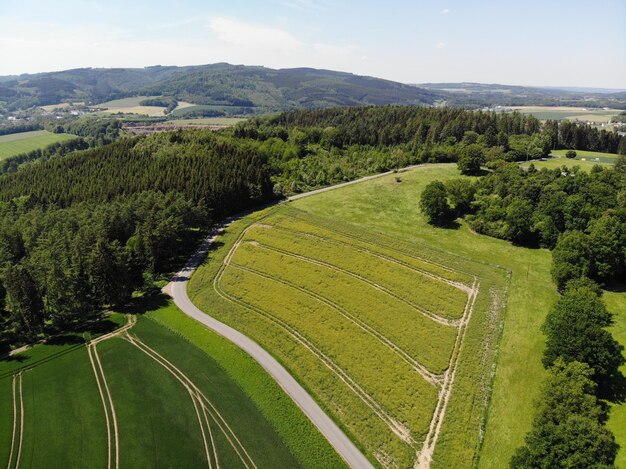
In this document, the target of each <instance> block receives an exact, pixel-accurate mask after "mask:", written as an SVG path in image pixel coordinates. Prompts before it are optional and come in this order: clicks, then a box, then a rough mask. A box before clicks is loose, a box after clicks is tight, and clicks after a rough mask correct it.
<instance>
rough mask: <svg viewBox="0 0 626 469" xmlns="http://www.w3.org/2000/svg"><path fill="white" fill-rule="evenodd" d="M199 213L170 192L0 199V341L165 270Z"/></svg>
mask: <svg viewBox="0 0 626 469" xmlns="http://www.w3.org/2000/svg"><path fill="white" fill-rule="evenodd" d="M207 222H208V221H207V219H206V213H203V211H202V210H200V209H199V208H198V207H197V206H196V205H195V204H194V203H192V202H191V201H189V200H187V199H185V198H184V196H182V194H178V193H175V192H171V193H169V194H162V193H159V192H153V191H151V192H142V193H138V194H134V195H132V196H129V197H124V198H117V199H115V200H112V201H111V202H109V203H104V204H97V203H81V204H76V205H74V206H72V207H69V208H64V209H58V208H55V207H47V208H45V207H42V206H34V207H33V206H32V203H31V202H30V201H29V200H25V199H18V200H16V201H14V202H9V203H3V204H1V205H0V266H1V269H0V344H2V343H5V344H6V343H11V342H18V341H20V340H33V339H35V338H37V337H40V336H41V335H48V334H54V333H57V332H61V331H64V330H67V329H68V328H71V327H73V326H76V325H81V324H84V323H85V322H86V321H89V320H90V319H93V318H94V317H97V315H98V314H100V310H101V309H102V308H104V307H108V306H112V305H119V304H123V303H124V302H126V301H128V300H129V299H130V298H131V295H132V293H133V292H134V291H135V290H139V289H142V288H144V287H146V286H148V287H149V286H150V285H151V284H152V282H151V280H152V278H154V276H155V275H158V274H159V273H162V272H168V271H169V270H172V269H173V268H174V267H175V266H176V265H178V264H179V263H180V259H179V256H180V255H181V254H183V253H186V252H187V251H188V250H189V246H190V245H193V242H194V240H196V239H197V236H198V234H199V233H198V232H197V231H193V230H192V228H194V227H201V226H206V225H207Z"/></svg>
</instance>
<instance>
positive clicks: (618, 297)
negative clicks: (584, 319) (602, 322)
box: [603, 292, 626, 469]
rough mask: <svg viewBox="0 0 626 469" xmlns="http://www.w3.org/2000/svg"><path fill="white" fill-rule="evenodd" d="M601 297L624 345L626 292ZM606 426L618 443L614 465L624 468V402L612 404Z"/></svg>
mask: <svg viewBox="0 0 626 469" xmlns="http://www.w3.org/2000/svg"><path fill="white" fill-rule="evenodd" d="M603 298H604V301H605V302H606V306H607V308H608V309H609V311H611V312H612V313H613V319H614V321H615V323H614V324H613V326H612V327H611V333H612V334H613V336H614V337H615V339H616V340H617V341H618V342H619V343H620V344H622V345H623V346H624V347H626V292H605V293H604V296H603ZM621 372H622V374H624V375H626V365H623V366H622V368H621ZM608 427H609V429H610V430H611V431H612V432H613V433H614V434H615V438H616V440H617V442H618V443H619V444H620V450H619V453H617V459H616V461H615V465H616V466H617V467H618V468H621V469H624V468H626V403H622V404H619V405H613V406H612V408H611V414H610V417H609V422H608Z"/></svg>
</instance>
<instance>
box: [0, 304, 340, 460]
mask: <svg viewBox="0 0 626 469" xmlns="http://www.w3.org/2000/svg"><path fill="white" fill-rule="evenodd" d="M139 310H141V311H140V312H141V313H142V315H141V316H140V317H139V319H138V321H137V322H136V324H134V325H132V327H130V328H129V329H127V330H125V332H122V333H119V334H117V335H113V336H111V337H108V338H106V336H101V337H100V338H99V339H97V340H101V341H100V342H98V343H97V345H95V346H93V345H90V346H88V347H85V345H84V341H83V340H82V337H81V336H80V335H73V336H71V337H72V339H71V340H70V339H69V338H67V339H64V340H62V341H60V342H61V343H60V344H59V345H39V346H36V347H34V348H33V349H30V350H28V351H26V352H24V353H22V354H20V355H19V356H17V357H13V358H12V359H11V360H6V359H4V360H2V361H0V393H2V399H0V443H1V444H0V461H8V463H9V464H8V467H14V466H16V465H17V462H18V458H19V465H20V466H26V467H103V466H106V465H107V464H108V463H107V461H112V463H113V464H114V465H115V461H118V462H119V464H120V465H121V466H123V467H206V466H207V464H209V465H212V466H213V467H216V466H218V465H222V466H223V467H248V468H250V467H255V466H256V467H311V468H313V467H341V466H342V462H341V460H340V459H339V457H338V456H337V455H336V454H335V453H334V452H333V451H332V449H331V448H330V445H328V443H327V442H326V441H325V440H324V439H323V438H322V436H321V435H320V434H319V433H318V432H317V431H316V430H315V429H314V428H313V426H312V424H311V423H310V422H309V421H308V420H307V419H306V418H305V417H304V415H302V414H301V413H300V412H299V411H298V410H297V408H295V405H294V404H293V402H292V401H291V400H290V399H289V398H288V397H287V396H286V395H284V394H283V393H282V392H281V391H280V389H279V388H278V386H277V385H276V384H275V383H274V382H273V381H272V380H271V378H269V376H267V375H266V374H265V373H264V372H263V371H262V369H261V368H260V367H259V366H258V365H256V364H255V363H254V362H253V361H252V360H251V359H250V358H249V357H247V356H246V355H245V354H244V353H243V352H241V351H240V350H238V349H237V348H235V347H234V346H232V345H231V344H230V343H228V342H227V341H225V340H224V339H222V338H220V337H218V336H216V335H215V334H213V333H212V332H210V331H208V330H207V329H205V328H203V327H202V326H200V325H198V324H197V323H195V322H194V321H193V320H191V319H189V318H187V317H186V316H184V315H183V314H182V313H181V312H180V311H178V309H177V308H176V307H175V306H173V305H172V304H171V303H169V302H167V301H166V300H165V299H163V298H161V297H157V298H154V299H153V300H151V303H150V302H146V301H143V302H142V303H139V305H138V309H136V311H139ZM146 311H147V312H146ZM115 317H116V318H122V316H121V315H117V316H115ZM130 318H135V316H130ZM131 324H132V321H131ZM120 331H124V329H120ZM103 339H105V340H103ZM91 360H94V361H93V363H94V366H93V367H92V361H91ZM100 367H101V368H100ZM98 370H99V371H98ZM14 383H15V390H16V392H15V399H14V393H13V389H14ZM14 402H15V403H16V404H17V405H16V411H15V414H14V410H13V403H14ZM14 416H16V417H17V418H14ZM22 419H23V425H22V423H21V422H22ZM14 422H16V424H15V431H14ZM22 427H23V431H22V430H21V429H22ZM60 429H63V430H62V431H60ZM10 456H11V457H10Z"/></svg>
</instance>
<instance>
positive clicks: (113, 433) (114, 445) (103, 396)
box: [87, 316, 137, 469]
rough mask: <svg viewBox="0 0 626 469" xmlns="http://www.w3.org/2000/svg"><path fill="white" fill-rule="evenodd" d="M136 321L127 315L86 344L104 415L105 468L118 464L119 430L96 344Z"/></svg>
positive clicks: (122, 330) (128, 327) (121, 332)
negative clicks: (124, 321) (112, 329)
mask: <svg viewBox="0 0 626 469" xmlns="http://www.w3.org/2000/svg"><path fill="white" fill-rule="evenodd" d="M136 322H137V318H136V317H135V316H128V319H127V323H126V324H125V325H124V326H122V327H120V328H119V329H116V330H114V331H113V332H110V333H108V334H105V335H102V336H100V337H97V338H95V339H92V340H90V341H89V343H88V344H87V354H88V355H89V362H90V363H91V368H92V370H93V373H94V376H95V378H96V385H97V387H98V392H99V394H100V400H101V401H102V407H103V410H104V417H105V421H106V429H107V468H108V469H111V468H112V467H115V469H118V468H119V465H120V451H119V432H118V428H117V415H116V414H115V405H114V404H113V398H112V397H111V391H110V390H109V385H108V383H107V380H106V375H105V374H104V368H103V367H102V362H101V361H100V356H99V355H98V349H97V345H98V344H99V343H100V342H103V341H105V340H107V339H110V338H112V337H115V336H117V335H120V334H123V333H124V332H126V331H127V330H128V329H130V328H131V327H133V326H134V325H135V323H136Z"/></svg>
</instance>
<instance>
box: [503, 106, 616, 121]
mask: <svg viewBox="0 0 626 469" xmlns="http://www.w3.org/2000/svg"><path fill="white" fill-rule="evenodd" d="M513 109H515V110H518V111H520V112H521V113H522V114H532V115H533V116H535V117H536V118H537V119H539V120H545V119H555V120H562V119H567V120H571V121H574V120H578V121H581V122H587V121H592V122H609V121H610V120H611V118H612V117H614V116H616V115H617V114H619V113H620V112H621V110H619V109H587V108H583V107H567V106H516V107H514V108H513Z"/></svg>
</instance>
